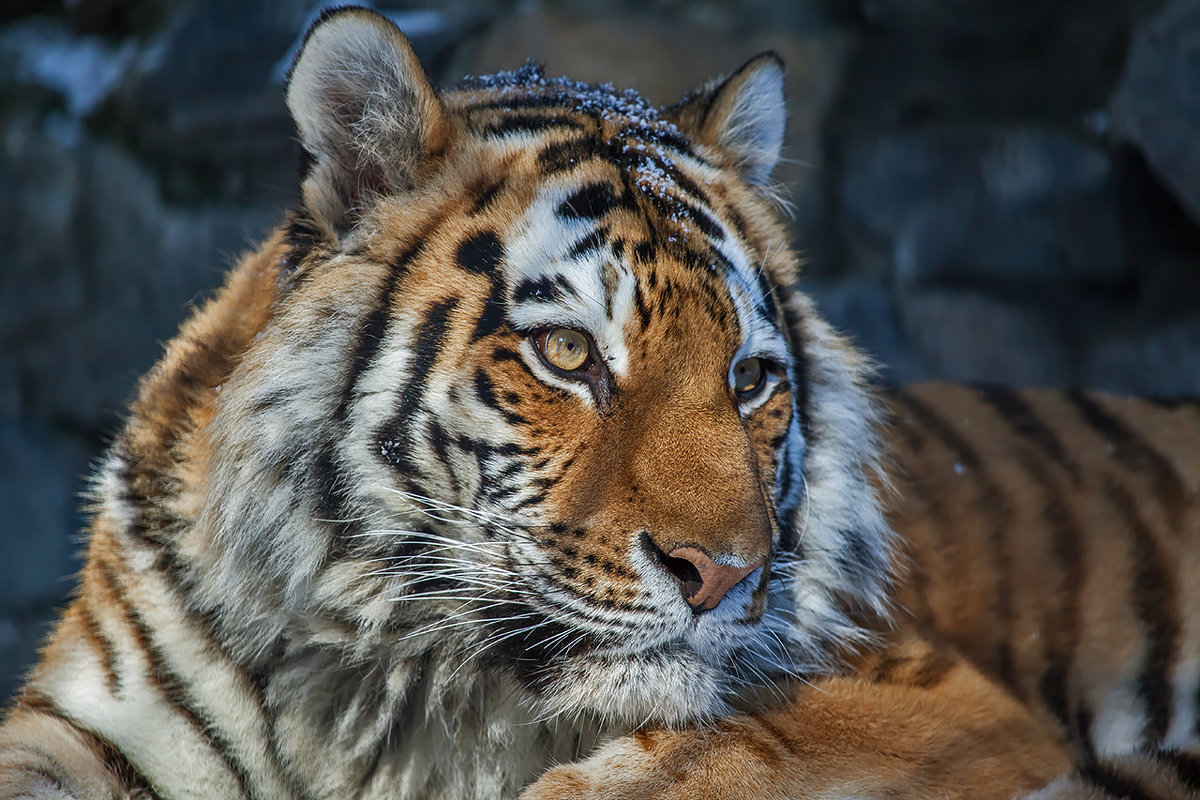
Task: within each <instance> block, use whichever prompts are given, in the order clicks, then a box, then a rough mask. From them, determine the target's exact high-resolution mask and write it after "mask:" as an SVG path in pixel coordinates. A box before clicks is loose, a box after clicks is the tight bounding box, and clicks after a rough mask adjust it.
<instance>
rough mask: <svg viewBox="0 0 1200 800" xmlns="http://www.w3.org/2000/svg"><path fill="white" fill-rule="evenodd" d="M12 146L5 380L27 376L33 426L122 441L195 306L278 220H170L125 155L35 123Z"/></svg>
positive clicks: (0, 331) (3, 233)
mask: <svg viewBox="0 0 1200 800" xmlns="http://www.w3.org/2000/svg"><path fill="white" fill-rule="evenodd" d="M62 124H63V125H64V126H67V127H69V125H70V123H69V122H63V123H62ZM4 133H5V139H4V145H5V147H4V150H3V152H2V153H0V183H2V184H3V185H5V186H6V187H10V189H11V191H9V192H5V193H2V194H0V248H2V249H3V251H4V253H5V269H4V270H3V271H2V272H0V289H2V291H0V349H3V350H4V351H6V352H7V353H9V354H10V355H11V358H12V361H9V362H7V363H5V361H0V368H4V369H5V370H6V371H8V372H9V373H10V374H13V373H15V385H16V386H18V387H19V390H18V398H17V401H16V404H17V406H18V407H19V409H20V410H21V411H22V412H23V413H26V414H30V415H32V416H35V417H38V418H41V419H61V420H64V421H69V422H70V424H72V425H74V426H77V427H78V428H79V429H82V430H91V431H105V430H112V429H113V428H114V426H115V424H116V422H117V420H118V419H119V416H120V414H121V413H122V412H123V410H124V408H125V404H126V401H127V400H128V398H129V397H130V394H131V391H132V387H133V385H134V382H135V381H136V379H137V377H138V375H140V374H141V373H142V372H144V371H145V370H146V369H148V368H149V367H150V365H151V364H153V362H154V360H155V359H156V358H157V357H158V355H159V353H160V343H161V342H163V341H165V340H167V339H169V338H170V337H171V336H172V335H173V334H174V332H175V330H176V329H177V328H178V325H179V321H180V319H181V318H182V316H183V313H184V312H185V310H186V308H185V307H186V304H187V303H188V302H189V301H191V300H193V299H194V298H196V297H197V296H199V295H202V293H203V292H204V291H205V290H207V289H209V288H210V287H213V286H215V285H216V284H217V283H219V281H220V276H221V270H222V269H223V268H224V267H226V266H227V265H228V262H229V260H230V258H231V256H232V255H233V254H235V253H237V252H238V251H239V250H241V249H243V248H244V247H245V246H246V245H247V244H248V243H250V242H254V241H257V239H258V238H259V237H260V236H261V235H262V233H263V232H264V231H265V230H266V229H267V228H268V227H269V226H270V225H271V224H272V223H273V222H274V221H277V220H278V218H279V213H280V212H279V211H278V210H277V209H276V208H275V207H269V208H263V207H257V206H256V207H241V208H239V207H229V206H223V207H211V208H205V207H201V208H194V209H188V210H181V209H176V208H172V207H169V206H167V205H165V204H164V202H163V199H162V197H161V195H160V193H159V190H158V187H157V185H156V183H155V182H154V180H153V178H152V176H151V175H149V174H148V173H147V171H146V170H145V168H144V167H143V166H142V165H140V164H139V163H138V162H136V161H135V160H134V159H132V158H130V157H129V156H128V155H127V154H126V153H125V152H123V151H122V150H121V149H120V148H117V147H114V146H112V145H109V144H105V143H102V142H97V141H94V140H91V139H87V138H83V137H72V136H66V137H64V136H61V135H56V134H54V133H53V131H49V130H48V129H47V126H46V125H45V124H44V123H43V124H39V121H38V119H37V118H36V117H27V118H24V119H15V120H9V124H8V127H7V129H6V130H5V132H4ZM6 394H7V393H6ZM0 397H4V399H5V403H6V404H9V403H11V402H12V401H11V399H10V398H7V397H6V396H4V395H0Z"/></svg>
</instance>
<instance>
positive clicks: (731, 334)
mask: <svg viewBox="0 0 1200 800" xmlns="http://www.w3.org/2000/svg"><path fill="white" fill-rule="evenodd" d="M782 76H783V72H782V66H781V64H780V62H779V60H778V59H777V58H776V57H775V56H773V55H771V54H767V55H764V56H761V57H759V58H757V59H754V60H752V61H750V62H749V63H747V64H746V65H744V66H743V67H741V68H740V69H738V70H737V71H735V72H734V73H732V74H731V75H730V76H729V77H727V78H725V79H723V80H720V81H715V82H713V83H711V84H708V85H706V86H703V87H701V88H699V89H697V90H696V91H694V92H692V93H690V94H689V95H687V96H686V97H685V98H683V99H682V100H681V101H680V102H679V103H678V104H677V105H675V106H673V107H670V108H656V107H653V106H651V105H649V104H648V103H646V102H645V101H644V100H642V99H641V98H640V97H639V96H637V95H636V94H634V93H633V92H625V93H620V92H617V91H614V90H613V89H611V88H608V87H596V86H590V85H585V84H580V83H576V82H573V81H570V80H567V79H551V78H547V77H545V76H544V75H543V74H542V72H541V71H540V69H539V68H537V67H535V66H532V65H527V66H526V67H524V68H522V69H520V70H517V71H515V72H511V73H500V74H497V75H489V76H481V77H475V78H468V79H466V80H465V81H464V82H463V83H462V85H461V86H459V87H458V88H455V89H451V90H447V91H442V92H439V91H437V90H435V89H434V88H433V86H432V85H431V84H430V82H429V80H428V78H427V77H426V76H425V74H424V72H423V71H422V70H421V67H420V66H419V64H418V63H417V61H416V58H415V56H414V55H413V52H412V49H411V48H410V46H409V44H408V43H407V41H406V40H405V39H404V37H403V36H402V35H401V33H400V32H399V31H398V30H397V29H396V28H395V27H394V26H393V25H392V24H391V23H390V22H388V21H386V20H385V19H384V18H382V17H380V16H378V15H376V14H374V13H373V12H370V11H366V10H363V9H353V8H351V9H339V10H336V11H333V12H329V13H327V14H325V15H324V16H323V17H322V19H321V20H320V21H319V22H318V23H317V24H316V25H314V27H313V28H312V30H311V31H310V32H309V34H308V36H307V38H306V40H305V44H304V46H303V48H302V50H301V52H300V53H299V55H298V56H297V58H296V61H295V63H294V65H293V67H292V70H291V73H290V76H289V81H288V85H287V89H286V99H287V104H288V107H289V109H290V111H291V114H292V116H293V118H294V120H295V123H296V126H297V130H298V133H299V139H300V142H301V144H302V145H303V149H304V151H305V154H306V157H307V162H306V163H307V167H306V174H305V177H304V178H303V183H302V187H301V189H302V192H301V193H302V201H301V203H300V204H299V206H298V207H297V208H296V209H294V210H293V211H292V212H290V214H289V215H288V218H287V221H286V223H285V224H284V225H283V226H282V227H281V228H280V229H279V230H278V231H277V232H276V233H275V234H274V235H272V236H271V237H270V238H269V239H268V240H267V241H266V242H265V243H264V244H263V245H262V247H261V248H260V249H259V250H258V251H257V252H255V253H253V254H250V255H247V256H246V257H244V258H243V259H242V260H241V261H240V263H239V264H238V265H237V266H236V267H235V268H234V270H233V271H232V272H231V273H230V274H229V276H228V278H227V280H226V282H225V285H224V286H223V287H222V288H221V289H220V290H219V291H218V292H217V293H216V295H215V297H214V298H213V299H212V300H210V301H209V302H208V303H207V304H205V305H204V306H203V307H202V308H201V309H199V310H198V311H197V312H196V314H195V315H194V316H193V317H192V319H191V320H189V321H188V322H187V323H185V324H184V326H183V327H182V330H181V332H180V333H179V335H178V336H177V337H176V338H175V339H174V340H173V341H172V342H171V343H170V344H169V345H168V346H167V348H166V352H165V353H164V355H163V357H162V359H161V361H160V362H159V363H158V364H157V366H155V367H154V369H153V370H152V371H151V372H150V373H149V374H148V375H146V376H145V378H144V379H143V380H142V381H141V383H140V386H139V390H138V394H137V397H136V400H135V401H134V403H133V405H132V408H131V411H130V414H129V418H128V422H127V424H126V425H125V427H124V429H123V430H122V432H121V433H120V435H119V436H118V437H117V438H116V440H115V441H114V443H113V444H112V446H111V448H110V451H109V453H108V455H107V456H106V458H105V460H104V463H103V465H102V467H101V468H100V470H99V472H98V474H97V477H96V479H95V482H94V490H93V506H92V522H91V526H90V530H89V539H88V550H87V560H86V566H85V567H84V569H83V571H82V575H81V579H80V588H79V590H78V592H77V593H76V595H75V598H74V600H73V601H72V603H71V604H70V606H69V607H68V608H67V609H66V610H65V611H64V613H63V615H62V618H61V620H60V622H59V623H58V626H57V628H56V630H55V632H54V633H53V635H52V637H51V639H50V640H49V642H48V644H47V645H46V647H45V649H44V650H43V653H42V658H41V662H40V663H39V665H38V666H37V667H36V668H35V669H34V671H33V672H32V674H31V675H30V677H29V680H28V683H27V685H26V686H25V688H24V689H23V691H22V692H21V694H20V695H19V697H18V698H17V700H16V703H15V705H14V707H13V708H12V709H11V711H10V712H9V714H8V717H7V721H6V722H5V725H4V727H3V728H2V729H0V795H2V796H4V797H15V796H22V797H24V796H29V797H38V798H44V797H54V798H62V797H72V798H81V799H82V798H93V797H105V798H107V797H126V796H145V797H163V798H184V797H197V798H199V797H204V798H234V797H247V798H248V797H259V798H287V797H297V798H302V797H303V798H312V797H350V796H355V797H455V798H466V797H480V798H482V797H500V796H511V795H514V794H515V793H516V792H517V791H518V790H519V789H520V788H521V787H522V786H524V785H526V784H527V783H529V782H530V781H531V780H533V779H534V778H536V777H537V776H538V774H539V773H540V772H541V771H543V770H544V769H545V768H546V767H548V766H550V765H551V764H553V763H557V762H563V761H569V760H571V759H573V758H576V757H578V756H580V755H584V754H586V753H588V752H590V750H591V749H592V747H593V746H594V745H595V743H596V742H598V741H602V740H605V739H607V738H611V737H612V736H614V735H617V734H621V733H624V732H627V731H629V730H631V729H633V728H634V727H635V726H638V725H644V724H647V723H652V724H656V725H668V726H679V725H685V726H686V725H689V724H695V723H705V722H711V721H712V720H713V719H714V718H716V717H718V716H722V715H727V714H729V713H730V712H731V709H733V708H734V707H736V706H737V705H738V704H739V703H740V702H742V701H744V700H745V698H746V697H747V696H749V695H752V694H755V693H756V692H762V691H766V692H767V693H768V694H769V693H771V692H776V693H780V694H783V693H785V691H784V689H781V688H780V687H783V686H786V684H787V682H788V681H789V680H791V679H793V678H800V677H803V676H806V675H811V674H817V673H823V672H828V671H830V670H833V669H835V668H837V666H838V665H839V664H840V663H841V658H842V656H843V654H845V653H846V652H849V651H852V650H853V649H854V648H856V647H860V646H861V645H863V644H864V643H866V642H867V640H868V638H869V635H870V634H869V633H868V631H867V629H866V628H865V627H864V625H863V623H862V620H863V619H865V618H879V617H882V616H883V615H884V614H885V613H886V610H887V608H886V601H885V599H884V598H885V597H886V593H887V588H888V586H889V583H890V580H891V578H890V572H889V564H890V551H891V541H890V537H891V535H890V533H889V530H888V528H887V526H886V525H885V523H884V521H883V518H882V516H881V513H880V510H879V504H878V502H877V499H876V495H875V486H876V483H877V479H876V460H877V446H876V442H875V433H874V422H875V420H876V416H877V413H876V410H875V406H874V404H873V402H872V401H871V399H870V397H869V395H868V392H867V391H866V389H865V380H866V373H867V365H866V363H865V362H864V361H863V360H862V359H861V358H860V357H859V356H858V355H857V354H856V353H855V352H854V351H853V350H852V349H851V348H849V347H848V346H847V345H845V344H844V343H843V342H842V341H841V340H840V339H839V338H838V337H837V336H836V335H834V333H833V332H832V331H831V330H830V329H829V327H828V326H827V325H826V324H825V323H823V322H822V321H821V320H820V318H819V317H818V316H817V315H816V314H815V312H814V310H813V308H812V307H811V305H810V303H809V302H808V300H807V299H805V298H804V297H803V295H800V294H798V293H795V292H793V291H792V288H791V287H792V284H793V282H794V280H795V274H796V263H795V258H794V256H793V255H792V252H791V250H790V249H789V247H788V246H787V244H786V241H787V240H786V232H785V228H784V226H783V225H782V223H781V221H780V219H779V214H778V213H777V207H776V203H775V201H774V199H773V189H772V187H771V183H770V174H771V171H772V168H773V167H774V165H775V163H776V161H777V160H778V158H779V151H780V147H781V144H782V141H783V135H784V116H785V114H784V106H783V98H782Z"/></svg>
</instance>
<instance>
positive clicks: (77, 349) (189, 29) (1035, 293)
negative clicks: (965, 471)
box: [0, 0, 1200, 696]
mask: <svg viewBox="0 0 1200 800" xmlns="http://www.w3.org/2000/svg"><path fill="white" fill-rule="evenodd" d="M379 5H380V7H381V9H382V10H385V11H387V12H388V13H390V14H392V15H393V17H394V18H395V19H396V20H397V21H398V22H399V23H400V24H401V26H402V27H403V28H404V29H405V30H407V31H408V32H409V34H410V36H411V38H412V39H413V42H414V45H415V47H416V49H417V51H418V54H419V55H420V57H421V58H422V61H423V63H425V64H426V65H427V67H428V68H429V70H430V72H431V73H432V74H433V76H434V78H435V79H436V80H438V81H440V82H442V83H453V82H454V81H456V80H457V79H458V78H459V77H461V76H462V75H463V74H465V73H479V72H488V71H492V70H495V69H500V68H511V67H513V66H516V65H518V64H520V63H521V62H522V61H523V60H524V58H525V57H526V56H534V57H536V58H539V59H542V60H544V61H545V62H546V63H547V69H548V72H549V74H552V75H558V74H569V75H572V76H573V77H576V78H581V79H588V80H598V81H613V82H615V83H616V84H617V85H619V86H622V87H624V86H633V87H637V88H639V89H640V90H642V91H643V92H644V93H645V94H646V96H647V97H649V98H650V99H651V100H653V101H655V102H660V103H669V102H673V101H674V100H675V99H676V98H677V97H678V96H679V95H680V94H682V93H683V92H684V91H686V90H687V89H688V88H690V87H691V86H693V85H695V84H696V83H699V82H701V81H703V80H705V79H707V78H710V77H712V76H714V75H716V74H718V73H720V72H723V71H727V70H729V69H732V68H734V67H736V66H737V65H738V64H740V63H741V62H742V61H744V60H745V59H746V58H748V57H749V56H751V55H753V54H755V53H757V52H759V51H761V50H764V49H775V50H777V51H778V52H780V53H781V54H782V55H783V56H784V57H785V59H786V60H787V62H788V64H789V73H788V83H787V90H788V94H789V99H790V103H791V115H790V118H789V140H788V153H787V155H788V157H789V159H790V160H789V161H787V162H785V163H784V165H783V166H782V168H781V170H780V172H779V175H778V177H779V178H780V181H781V183H782V185H783V187H784V190H783V191H784V196H785V198H787V199H788V200H789V201H790V203H791V205H792V206H793V207H794V209H795V218H794V228H795V233H796V238H797V241H798V242H799V243H800V245H801V246H802V247H803V248H804V249H805V250H806V252H807V258H808V266H807V267H806V269H807V273H808V278H809V286H810V288H811V289H812V291H813V292H814V293H815V294H816V295H817V296H818V298H819V300H820V302H821V303H822V306H823V307H824V309H825V311H826V313H827V314H828V315H829V316H830V317H831V319H832V320H833V321H834V322H835V324H837V325H838V326H839V327H841V328H843V329H845V330H848V331H850V332H851V333H852V334H853V335H854V337H855V339H856V340H857V341H858V342H859V343H860V344H862V345H863V346H864V347H865V348H866V349H868V350H869V351H871V352H872V353H873V354H875V356H876V357H877V358H878V359H879V361H880V362H881V364H882V365H883V367H882V375H883V377H884V379H886V380H889V381H895V382H905V381H910V380H917V379H923V378H929V377H949V378H954V379H962V380H989V381H1001V382H1006V383H1012V384H1022V385H1091V386H1099V387H1104V388H1108V389H1112V390H1118V391H1141V392H1153V393H1157V394H1179V393H1196V392H1200V313H1198V311H1200V146H1198V145H1197V142H1200V116H1198V114H1200V111H1198V109H1200V61H1197V60H1196V58H1195V57H1194V53H1195V51H1196V48H1197V46H1198V43H1200V12H1198V10H1197V4H1196V3H1195V0H1171V2H1168V3H1165V4H1164V3H1162V2H1159V1H1158V0H1061V1H1060V2H1056V3H1024V2H1013V1H1012V0H953V1H951V0H797V2H792V3H776V2H770V0H750V1H749V2H734V0H703V2H693V3H682V2H678V1H677V0H654V1H653V2H649V3H646V2H641V0H616V1H615V2H614V1H612V0H603V1H602V0H543V1H542V2H533V3H516V2H513V0H504V1H503V2H502V1H501V0H495V1H494V2H492V3H490V4H488V3H478V2H467V0H456V2H448V3H440V4H438V6H437V9H436V10H433V9H432V8H424V9H423V8H420V7H416V6H411V5H404V4H402V3H395V4H389V3H383V2H381V3H379ZM318 10H319V4H318V3H316V2H312V0H275V1H274V2H271V3H243V2H239V0H205V1H204V2H201V0H67V2H65V3H50V2H46V1H45V0H16V2H10V3H5V4H4V5H3V7H0V186H3V187H4V188H5V191H3V192H0V502H3V504H4V505H3V507H4V508H5V509H6V513H5V516H4V521H3V523H0V544H2V545H3V547H4V552H5V554H6V557H5V558H4V559H2V560H0V696H2V695H5V694H7V693H8V692H9V691H10V690H11V688H12V687H13V686H14V685H15V682H16V676H17V675H18V673H19V672H20V670H21V669H23V668H24V667H25V666H26V665H27V664H28V663H29V661H30V659H31V658H32V655H31V654H32V649H33V645H34V643H35V642H36V641H37V640H38V639H39V638H40V636H41V635H42V633H43V631H44V629H45V625H46V620H47V619H48V617H49V615H50V614H51V612H52V609H53V607H54V606H55V605H56V604H58V603H61V602H62V598H63V597H64V594H65V592H66V591H67V589H68V588H69V586H70V581H69V580H64V578H63V577H62V576H64V575H69V574H70V573H71V572H72V571H73V570H74V569H76V567H77V560H76V556H75V550H76V547H77V540H76V537H75V531H76V530H77V529H78V527H79V524H80V519H81V517H80V513H79V511H78V510H77V509H78V506H79V502H80V493H81V492H82V491H83V490H84V488H85V483H84V481H83V479H82V477H81V476H82V475H83V474H84V472H85V471H86V469H87V466H88V463H89V460H90V459H92V458H94V457H95V454H96V453H97V452H98V450H99V447H100V446H101V444H102V442H103V439H104V437H105V436H106V435H109V434H111V432H112V431H113V430H114V429H115V427H116V425H117V424H118V422H119V419H120V415H121V413H122V410H123V408H124V407H125V404H126V402H127V400H128V398H129V396H130V393H131V392H132V389H133V386H134V382H135V381H136V379H137V376H138V375H139V374H141V373H142V372H143V371H144V370H145V369H146V368H148V367H149V366H150V365H151V364H152V363H153V361H154V359H155V358H156V356H157V354H158V353H159V351H160V348H161V343H162V342H163V341H165V340H166V339H168V338H169V337H170V336H171V335H172V333H173V332H174V330H175V329H176V327H177V325H178V323H179V320H180V318H181V317H182V315H183V314H185V313H186V310H187V308H188V307H189V305H190V304H191V303H193V302H194V301H195V300H196V299H197V298H198V297H201V296H203V294H204V292H205V291H207V290H208V289H210V288H212V287H213V286H214V285H216V284H217V283H218V282H219V280H220V276H221V271H222V270H223V269H224V268H225V267H226V266H227V265H228V264H229V263H230V262H231V261H232V260H233V259H234V258H235V257H236V254H237V253H238V252H239V251H241V250H242V249H244V248H245V247H246V246H248V245H249V244H251V243H253V242H254V241H256V240H257V239H258V238H259V237H260V236H261V235H262V233H263V232H264V231H265V230H267V229H269V228H270V227H271V226H272V225H273V224H274V223H275V222H276V221H277V220H278V219H279V213H280V209H281V208H283V207H285V206H286V205H287V204H288V203H290V202H291V201H292V199H293V198H294V196H295V192H296V187H295V181H296V174H297V154H296V151H295V145H294V137H293V136H292V133H291V128H290V123H289V122H288V120H287V116H286V113H285V110H284V107H283V104H282V101H281V92H282V75H283V73H284V71H285V70H286V66H287V64H288V59H289V52H290V51H291V50H292V49H293V48H294V47H295V45H296V43H297V36H298V34H299V32H300V31H301V30H302V29H303V28H304V26H305V24H306V22H307V21H308V20H309V19H311V18H312V16H313V15H314V14H315V13H316V12H317V11H318Z"/></svg>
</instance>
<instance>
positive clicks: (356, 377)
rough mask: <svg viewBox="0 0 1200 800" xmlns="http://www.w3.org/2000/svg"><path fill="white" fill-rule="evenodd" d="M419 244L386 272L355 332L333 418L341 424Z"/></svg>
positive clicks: (382, 336) (418, 250) (381, 334)
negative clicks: (362, 323)
mask: <svg viewBox="0 0 1200 800" xmlns="http://www.w3.org/2000/svg"><path fill="white" fill-rule="evenodd" d="M421 247H422V245H421V244H416V245H414V246H412V247H410V248H409V249H408V251H407V252H406V253H404V254H403V255H402V256H400V258H399V260H397V261H396V263H395V264H393V265H392V268H391V269H390V270H389V271H388V275H387V279H386V280H385V281H384V283H383V288H382V289H381V290H380V292H379V294H378V295H377V296H376V297H375V303H374V305H373V306H372V307H371V311H370V312H369V313H368V314H367V316H366V322H365V324H364V325H363V327H362V330H361V331H359V334H358V341H357V342H355V344H354V354H353V355H352V356H351V357H350V370H349V372H347V373H346V378H345V381H344V382H343V384H342V392H341V398H340V399H339V401H338V407H337V412H336V415H337V419H338V420H339V421H340V422H342V423H344V422H345V421H346V420H347V419H348V418H349V415H350V404H351V402H352V400H353V398H354V393H355V391H356V390H357V389H358V383H359V381H360V380H361V379H362V374H363V373H364V372H365V371H366V370H367V367H369V366H370V365H371V362H372V361H374V359H375V354H376V353H378V352H379V347H380V345H381V344H382V342H383V338H384V336H385V335H386V333H387V328H388V323H389V321H390V320H391V317H392V305H393V304H394V301H395V295H396V291H397V289H398V287H399V285H400V277H401V276H402V275H403V274H404V273H405V272H406V271H407V269H408V265H409V264H410V263H412V260H413V259H414V258H416V257H417V254H418V253H420V252H421Z"/></svg>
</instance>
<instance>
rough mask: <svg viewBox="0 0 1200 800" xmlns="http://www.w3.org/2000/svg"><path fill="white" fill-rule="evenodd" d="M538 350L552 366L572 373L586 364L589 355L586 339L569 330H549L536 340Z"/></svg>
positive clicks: (580, 334) (578, 333)
mask: <svg viewBox="0 0 1200 800" xmlns="http://www.w3.org/2000/svg"><path fill="white" fill-rule="evenodd" d="M537 343H538V349H540V350H541V351H542V355H543V356H545V357H546V360H547V361H549V362H550V363H551V364H552V365H554V366H556V367H558V368H559V369H561V370H563V371H564V372H574V371H575V370H577V369H579V368H580V367H582V366H583V365H585V364H587V362H588V356H589V355H591V353H590V348H589V347H588V340H587V337H586V336H584V335H583V334H582V333H580V332H579V331H573V330H571V329H570V328H551V329H550V330H548V331H546V332H545V333H543V334H542V335H541V336H539V337H538V338H537Z"/></svg>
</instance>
